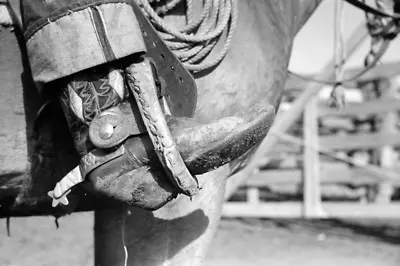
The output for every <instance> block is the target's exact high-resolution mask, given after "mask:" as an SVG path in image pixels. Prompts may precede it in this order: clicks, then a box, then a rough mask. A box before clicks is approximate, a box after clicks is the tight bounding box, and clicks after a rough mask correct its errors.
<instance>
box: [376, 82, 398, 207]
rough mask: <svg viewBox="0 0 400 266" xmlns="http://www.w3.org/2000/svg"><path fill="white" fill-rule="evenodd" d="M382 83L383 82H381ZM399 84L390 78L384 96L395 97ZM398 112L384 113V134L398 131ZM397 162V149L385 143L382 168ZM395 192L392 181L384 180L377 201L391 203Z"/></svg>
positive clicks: (382, 153) (391, 166) (382, 129)
mask: <svg viewBox="0 0 400 266" xmlns="http://www.w3.org/2000/svg"><path fill="white" fill-rule="evenodd" d="M380 83H381V82H380ZM396 89H397V84H396V82H395V81H394V80H390V79H389V88H387V91H385V93H384V95H383V96H382V97H385V98H386V97H395V95H396ZM396 117H397V114H396V112H387V113H386V114H384V116H383V117H382V118H383V123H382V128H381V129H380V132H381V133H383V134H393V133H396V131H397V129H396V122H397V118H396ZM394 163H395V151H394V149H393V147H392V146H390V145H385V146H383V147H382V148H381V149H380V166H381V167H382V168H387V169H390V168H393V167H394ZM392 194H393V184H392V182H391V181H389V180H388V181H383V182H381V183H379V185H378V187H377V195H376V197H375V201H376V202H379V203H389V202H390V201H391V197H392Z"/></svg>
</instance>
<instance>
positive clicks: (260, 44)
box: [95, 0, 320, 266]
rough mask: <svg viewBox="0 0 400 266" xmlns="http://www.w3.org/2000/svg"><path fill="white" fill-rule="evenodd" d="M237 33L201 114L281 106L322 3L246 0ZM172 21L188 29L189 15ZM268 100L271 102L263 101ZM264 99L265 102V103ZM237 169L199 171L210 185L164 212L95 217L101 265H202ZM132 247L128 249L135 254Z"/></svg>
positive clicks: (201, 81)
mask: <svg viewBox="0 0 400 266" xmlns="http://www.w3.org/2000/svg"><path fill="white" fill-rule="evenodd" d="M238 2H239V14H238V16H239V17H238V24H237V29H236V34H235V36H234V39H233V41H232V46H231V48H230V51H229V53H228V54H227V56H226V58H225V59H224V60H223V61H222V63H221V64H220V65H219V66H218V67H217V68H216V69H215V70H214V71H212V72H210V73H208V74H207V75H205V76H201V77H196V82H197V85H198V90H199V96H198V105H197V109H196V113H195V118H196V119H197V120H199V121H202V122H211V121H215V120H216V119H219V118H221V117H226V116H230V115H234V114H237V113H238V112H241V111H243V112H246V111H248V110H251V109H253V108H254V106H259V105H260V104H262V105H265V106H268V105H272V106H274V107H275V110H277V108H278V106H279V102H280V98H281V95H282V92H283V85H284V82H285V79H286V75H287V66H288V62H289V59H290V53H291V48H292V43H293V38H294V36H295V34H296V33H297V31H298V30H299V29H300V28H301V27H302V25H303V24H304V23H305V21H306V20H307V19H308V17H309V16H310V15H311V14H312V12H313V11H314V10H315V8H316V7H317V6H318V4H319V2H320V1H314V0H304V1H295V0H293V1H279V0H276V1H261V0H260V1H238ZM166 21H167V23H170V24H171V23H173V24H174V25H176V26H177V27H180V26H181V25H183V23H184V17H183V16H180V15H176V14H175V15H171V16H169V17H167V18H166ZM260 99H263V100H262V101H260ZM260 102H261V103H260ZM230 168H231V166H230V165H225V166H223V167H220V168H219V169H217V170H215V171H212V172H209V173H206V174H203V175H200V176H197V177H198V179H199V182H200V186H201V187H202V190H201V191H200V193H199V194H198V195H197V196H196V197H194V198H193V200H192V201H191V200H190V199H189V198H188V197H186V196H183V195H180V196H178V198H177V199H175V200H173V201H171V202H169V203H168V204H167V205H165V206H164V207H162V208H161V209H159V210H157V211H153V212H151V211H145V210H142V209H138V208H132V207H131V208H129V207H121V208H120V209H118V210H107V211H97V212H96V214H95V231H96V233H95V246H96V248H95V253H96V254H95V258H96V259H95V260H96V263H95V264H96V265H124V260H125V259H126V258H128V263H127V265H135V266H136V265H143V266H144V265H146V266H153V265H174V266H175V265H177V266H179V265H193V266H195V265H201V263H202V261H203V259H204V256H205V254H206V252H207V248H208V247H209V244H210V242H211V240H212V238H213V236H214V234H215V232H216V229H217V227H218V223H219V219H220V216H221V210H222V204H223V201H224V191H225V183H226V178H227V177H228V176H229V175H230V173H231V169H230ZM124 245H125V246H126V251H127V256H126V254H125V249H124Z"/></svg>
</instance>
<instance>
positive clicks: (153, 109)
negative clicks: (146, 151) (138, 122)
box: [125, 59, 199, 197]
mask: <svg viewBox="0 0 400 266" xmlns="http://www.w3.org/2000/svg"><path fill="white" fill-rule="evenodd" d="M125 71H126V74H127V80H128V87H129V88H130V90H131V91H132V93H133V95H134V97H135V99H136V102H137V104H138V107H139V111H140V114H141V116H142V119H143V122H144V124H145V126H146V129H147V132H148V134H149V136H150V139H151V141H152V143H153V145H154V150H155V152H156V154H157V156H158V158H159V160H160V162H161V164H162V165H163V167H164V170H165V172H166V173H167V175H168V177H169V178H170V179H171V181H173V183H175V184H176V185H177V186H178V187H179V188H180V189H181V190H182V192H183V193H184V194H186V195H187V196H190V197H192V196H194V195H195V194H196V193H197V192H198V190H199V187H198V182H197V179H196V178H195V177H194V176H192V175H191V174H190V172H189V170H188V169H187V167H186V165H185V163H184V161H183V159H182V157H181V155H180V153H179V150H178V147H177V145H176V144H175V141H174V140H173V138H172V135H171V133H170V131H169V128H168V125H167V122H166V120H165V117H164V114H163V111H162V109H161V106H160V103H159V101H158V97H157V87H156V84H155V77H154V75H153V70H152V66H151V64H150V62H149V60H148V59H144V61H143V62H141V63H135V64H131V65H130V66H129V67H127V68H126V70H125Z"/></svg>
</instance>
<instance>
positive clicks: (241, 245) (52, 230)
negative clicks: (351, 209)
mask: <svg viewBox="0 0 400 266" xmlns="http://www.w3.org/2000/svg"><path fill="white" fill-rule="evenodd" d="M1 222H2V226H1V230H0V235H1V237H0V265H1V266H20V265H21V266H22V265H23V266H26V265H30V266H47V265H52V266H67V265H68V266H70V265H77V266H80V265H88V266H89V265H93V213H80V214H73V215H70V216H68V217H64V218H61V219H60V220H59V222H60V228H59V229H58V230H56V227H55V223H54V220H53V219H52V218H49V217H31V218H13V219H11V237H7V236H6V221H5V220H1ZM210 250H211V251H210V253H209V255H208V258H207V260H206V263H205V266H217V265H218V266H224V265H229V266H239V265H252V266H264V265H273V266H292V265H296V266H317V265H318V266H354V265H357V264H359V265H363V266H399V265H400V221H395V220H391V221H387V220H386V221H384V220H375V221H340V220H327V221H301V220H259V219H229V220H228V219H223V220H222V222H221V224H220V227H219V231H218V233H217V235H216V238H215V239H214V241H213V243H212V247H211V249H210Z"/></svg>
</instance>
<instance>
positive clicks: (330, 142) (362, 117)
mask: <svg viewBox="0 0 400 266" xmlns="http://www.w3.org/2000/svg"><path fill="white" fill-rule="evenodd" d="M366 36H367V34H366V31H365V28H363V27H362V26H360V27H359V28H358V29H357V30H356V31H355V32H354V34H353V35H352V37H351V39H350V40H348V42H347V44H346V47H348V56H351V54H352V53H353V52H354V51H356V50H357V48H358V47H359V45H360V44H361V43H362V42H363V41H364V40H365V39H366ZM333 65H334V61H333V60H332V61H331V62H330V63H328V64H327V66H326V67H325V68H324V70H323V71H322V74H321V77H320V79H331V78H332V76H333V69H334V67H333ZM395 67H396V68H398V65H396V66H395ZM378 72H379V71H378ZM392 72H393V73H390V75H391V76H392V77H393V75H395V74H397V71H392ZM383 74H384V73H380V74H379V75H378V76H377V77H374V78H372V77H371V75H370V76H369V80H368V82H364V83H363V82H361V81H359V82H357V83H355V84H356V85H357V86H358V87H359V88H360V90H361V89H362V88H363V89H364V90H365V91H367V90H368V88H369V89H371V86H372V87H373V89H375V90H376V91H378V93H375V94H378V97H372V99H365V100H364V101H363V102H362V103H354V104H349V105H348V106H346V107H344V108H342V109H340V110H338V109H332V108H327V107H326V106H323V105H321V101H320V100H319V98H318V94H319V92H320V90H321V85H319V84H315V83H305V84H303V88H302V89H303V90H302V91H301V92H300V94H299V95H298V96H297V97H295V100H294V101H293V102H291V108H290V110H288V111H286V112H283V113H281V114H279V115H278V117H277V119H276V121H275V122H274V125H273V126H272V128H271V129H270V132H269V134H268V135H267V137H266V138H265V139H264V141H263V142H262V143H261V145H260V146H259V148H258V150H257V151H256V153H255V155H254V157H253V158H254V159H253V160H251V161H250V162H249V164H248V166H247V167H246V168H245V169H244V170H243V171H241V172H240V173H238V174H236V175H234V176H233V177H232V178H231V180H229V182H228V187H227V193H226V199H227V200H228V201H227V202H226V203H225V205H224V209H223V215H224V216H225V217H287V218H289V217H290V218H294V217H298V218H300V217H305V218H331V217H358V218H360V217H364V218H367V217H370V218H376V217H380V218H381V217H386V218H400V201H397V200H393V199H396V197H398V196H397V194H396V193H397V192H396V189H397V186H398V185H400V174H399V173H400V172H399V171H396V164H397V162H398V160H397V159H396V155H397V151H396V149H397V148H400V133H399V132H398V131H397V121H398V115H397V113H398V112H399V111H400V101H399V100H398V99H396V90H398V89H399V87H400V84H398V83H396V82H389V84H391V86H389V87H388V88H386V89H384V88H383V87H384V86H383V85H382V84H383V83H382V82H381V81H382V80H387V77H385V75H383ZM389 80H390V79H389ZM393 80H395V79H392V80H391V81H393ZM367 94H368V93H366V92H363V95H367ZM375 96H377V95H375ZM301 116H302V117H301ZM299 118H300V119H299ZM320 153H321V154H322V155H321V156H320ZM274 162H275V164H276V166H275V167H272V166H271V165H273V164H274ZM263 164H264V166H265V165H267V167H269V168H270V169H262V168H263V167H262V166H263ZM260 168H261V169H260ZM264 168H266V167H264ZM399 169H400V167H399Z"/></svg>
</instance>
